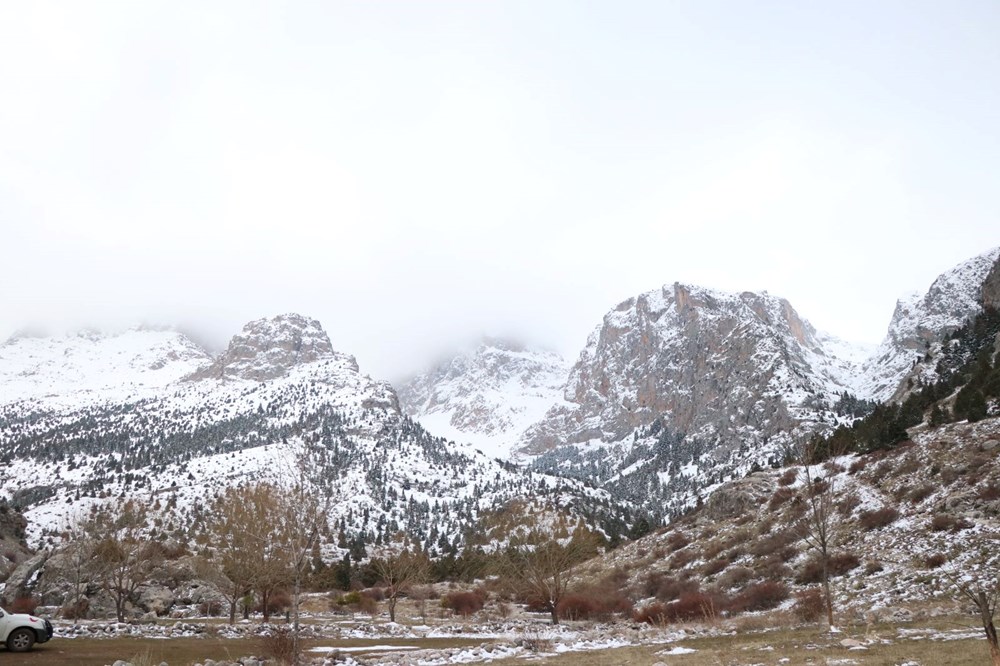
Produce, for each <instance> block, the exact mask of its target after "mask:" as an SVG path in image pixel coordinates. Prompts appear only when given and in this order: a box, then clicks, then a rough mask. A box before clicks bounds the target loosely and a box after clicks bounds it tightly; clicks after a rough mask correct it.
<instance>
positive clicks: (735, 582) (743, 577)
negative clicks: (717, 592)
mask: <svg viewBox="0 0 1000 666" xmlns="http://www.w3.org/2000/svg"><path fill="white" fill-rule="evenodd" d="M752 577H753V572H752V571H750V569H747V568H746V567H740V566H736V567H730V568H729V569H727V570H726V573H724V574H722V575H721V576H719V587H721V588H722V589H724V590H731V589H734V588H737V587H740V586H741V585H744V584H746V583H747V582H748V581H749V580H750V579H751V578H752Z"/></svg>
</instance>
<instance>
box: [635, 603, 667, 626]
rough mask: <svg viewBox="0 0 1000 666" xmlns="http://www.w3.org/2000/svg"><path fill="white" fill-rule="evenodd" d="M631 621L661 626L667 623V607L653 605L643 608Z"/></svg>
mask: <svg viewBox="0 0 1000 666" xmlns="http://www.w3.org/2000/svg"><path fill="white" fill-rule="evenodd" d="M632 619H633V620H635V621H636V622H645V623H646V624H654V625H663V624H666V623H667V606H666V604H661V603H653V604H649V605H646V606H643V607H642V608H640V609H639V610H638V611H636V613H635V615H633V616H632Z"/></svg>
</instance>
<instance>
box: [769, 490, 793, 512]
mask: <svg viewBox="0 0 1000 666" xmlns="http://www.w3.org/2000/svg"><path fill="white" fill-rule="evenodd" d="M793 497H795V491H794V490H793V489H792V488H778V489H777V490H775V491H774V494H773V495H771V501H770V502H768V503H767V510H768V511H774V510H776V509H778V508H779V507H780V506H781V505H782V504H784V503H785V502H787V501H788V500H790V499H792V498H793Z"/></svg>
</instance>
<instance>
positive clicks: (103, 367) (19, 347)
mask: <svg viewBox="0 0 1000 666" xmlns="http://www.w3.org/2000/svg"><path fill="white" fill-rule="evenodd" d="M211 362H212V357H211V356H210V355H209V353H208V352H206V351H205V350H204V349H202V348H201V347H199V346H198V345H197V344H195V343H194V342H192V341H191V340H189V339H188V338H187V337H185V336H184V335H183V334H182V333H179V332H177V331H171V330H153V329H146V328H136V329H132V330H129V331H125V332H122V333H116V334H112V335H108V334H102V333H98V332H96V331H84V332H80V333H77V334H75V335H62V336H58V337H40V336H39V337H34V336H28V335H20V336H18V335H15V336H14V337H12V338H10V339H9V340H7V341H6V342H5V343H3V344H2V345H0V404H7V403H11V402H17V401H22V400H33V401H36V402H41V403H44V404H46V405H49V406H56V405H65V406H69V405H79V404H82V403H90V402H95V401H102V400H127V399H130V398H134V397H135V396H137V395H144V394H147V393H149V392H155V391H156V390H159V389H162V388H163V387H165V386H167V385H168V384H171V383H172V382H176V381H177V380H179V379H181V378H182V377H185V376H187V375H190V374H191V373H193V372H195V371H197V370H198V369H200V368H202V367H204V366H207V365H208V364H210V363H211Z"/></svg>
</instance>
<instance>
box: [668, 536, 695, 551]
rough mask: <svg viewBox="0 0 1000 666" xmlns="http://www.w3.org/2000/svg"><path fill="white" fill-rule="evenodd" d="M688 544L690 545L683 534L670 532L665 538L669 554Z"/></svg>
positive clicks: (689, 541)
mask: <svg viewBox="0 0 1000 666" xmlns="http://www.w3.org/2000/svg"><path fill="white" fill-rule="evenodd" d="M689 543H691V540H690V539H689V538H687V536H686V535H685V534H684V532H680V531H677V532H671V533H670V536H668V537H667V548H669V549H670V552H671V553H673V552H674V551H678V550H680V549H681V548H683V547H685V546H686V545H688V544H689Z"/></svg>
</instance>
